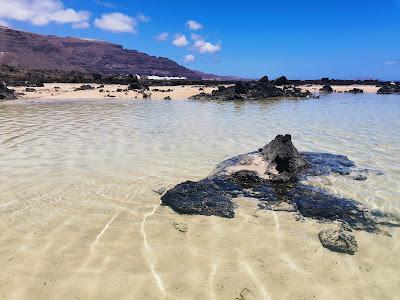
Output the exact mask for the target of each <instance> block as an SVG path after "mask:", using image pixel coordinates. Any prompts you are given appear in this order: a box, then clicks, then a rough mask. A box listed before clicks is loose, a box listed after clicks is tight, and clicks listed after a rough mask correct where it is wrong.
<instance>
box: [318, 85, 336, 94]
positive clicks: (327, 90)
mask: <svg viewBox="0 0 400 300" xmlns="http://www.w3.org/2000/svg"><path fill="white" fill-rule="evenodd" d="M319 90H320V92H323V93H333V89H332V87H331V86H330V85H327V84H326V85H324V86H323V87H322V88H320V89H319Z"/></svg>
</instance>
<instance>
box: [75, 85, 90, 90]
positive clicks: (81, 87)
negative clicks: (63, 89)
mask: <svg viewBox="0 0 400 300" xmlns="http://www.w3.org/2000/svg"><path fill="white" fill-rule="evenodd" d="M94 89H95V88H94V87H93V86H91V85H90V84H83V85H81V86H80V87H78V88H76V89H75V90H74V91H86V90H94Z"/></svg>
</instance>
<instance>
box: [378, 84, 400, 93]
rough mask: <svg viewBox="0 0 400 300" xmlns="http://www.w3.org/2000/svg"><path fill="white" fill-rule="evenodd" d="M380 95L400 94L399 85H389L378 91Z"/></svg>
mask: <svg viewBox="0 0 400 300" xmlns="http://www.w3.org/2000/svg"><path fill="white" fill-rule="evenodd" d="M378 94H381V95H389V94H400V85H399V84H387V85H384V86H383V87H381V88H380V89H379V90H378Z"/></svg>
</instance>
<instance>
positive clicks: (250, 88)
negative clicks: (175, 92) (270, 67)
mask: <svg viewBox="0 0 400 300" xmlns="http://www.w3.org/2000/svg"><path fill="white" fill-rule="evenodd" d="M275 84H276V82H275ZM310 96H312V94H311V93H310V92H309V91H306V92H303V91H302V90H301V89H300V88H296V87H294V86H290V87H287V86H286V87H284V88H279V87H277V86H275V85H273V84H272V83H271V82H270V81H269V80H268V77H266V76H264V77H263V78H261V79H260V80H258V81H248V82H242V81H240V82H237V83H236V84H235V85H234V86H229V87H225V86H220V87H218V89H217V90H214V91H213V92H212V93H211V94H207V93H201V94H198V95H195V96H193V97H192V99H198V100H262V99H267V98H275V97H293V98H305V97H310Z"/></svg>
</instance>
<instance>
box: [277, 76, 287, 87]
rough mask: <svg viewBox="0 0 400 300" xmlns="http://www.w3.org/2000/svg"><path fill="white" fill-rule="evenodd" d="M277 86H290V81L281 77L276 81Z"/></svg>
mask: <svg viewBox="0 0 400 300" xmlns="http://www.w3.org/2000/svg"><path fill="white" fill-rule="evenodd" d="M274 84H275V85H288V84H290V82H289V80H288V79H287V78H286V77H285V76H281V77H279V78H277V79H275V81H274Z"/></svg>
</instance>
